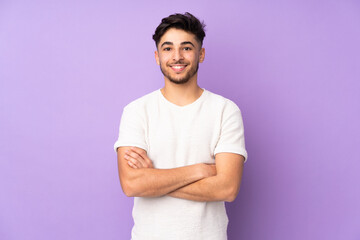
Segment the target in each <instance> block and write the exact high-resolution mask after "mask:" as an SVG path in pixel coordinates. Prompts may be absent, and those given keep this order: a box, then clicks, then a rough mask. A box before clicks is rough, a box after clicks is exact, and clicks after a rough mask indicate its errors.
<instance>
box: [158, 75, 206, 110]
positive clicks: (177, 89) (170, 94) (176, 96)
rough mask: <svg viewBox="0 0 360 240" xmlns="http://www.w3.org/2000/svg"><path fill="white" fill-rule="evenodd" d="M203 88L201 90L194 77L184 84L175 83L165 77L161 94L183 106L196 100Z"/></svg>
mask: <svg viewBox="0 0 360 240" xmlns="http://www.w3.org/2000/svg"><path fill="white" fill-rule="evenodd" d="M203 91H204V90H202V89H201V88H200V87H199V86H198V84H197V81H196V79H194V81H188V82H187V83H184V84H176V83H173V82H170V81H169V80H168V79H165V86H164V87H163V88H162V89H161V93H162V94H163V96H164V97H165V98H166V99H167V100H168V101H170V102H172V103H174V104H176V105H178V106H185V105H188V104H191V103H193V102H194V101H196V100H197V99H198V98H199V97H200V96H201V94H202V93H203Z"/></svg>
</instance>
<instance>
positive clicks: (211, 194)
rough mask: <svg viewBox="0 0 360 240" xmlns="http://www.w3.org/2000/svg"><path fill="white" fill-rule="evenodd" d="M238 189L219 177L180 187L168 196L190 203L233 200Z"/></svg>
mask: <svg viewBox="0 0 360 240" xmlns="http://www.w3.org/2000/svg"><path fill="white" fill-rule="evenodd" d="M237 193H238V188H237V187H234V186H233V185H231V184H228V183H227V182H226V181H224V180H223V179H222V178H221V176H213V177H208V178H204V179H202V180H199V181H197V182H194V183H192V184H189V185H186V186H184V187H181V188H179V189H177V190H175V191H173V192H171V193H169V194H168V195H169V196H171V197H175V198H183V199H187V200H192V201H201V202H212V201H227V202H232V201H234V200H235V198H236V195H237Z"/></svg>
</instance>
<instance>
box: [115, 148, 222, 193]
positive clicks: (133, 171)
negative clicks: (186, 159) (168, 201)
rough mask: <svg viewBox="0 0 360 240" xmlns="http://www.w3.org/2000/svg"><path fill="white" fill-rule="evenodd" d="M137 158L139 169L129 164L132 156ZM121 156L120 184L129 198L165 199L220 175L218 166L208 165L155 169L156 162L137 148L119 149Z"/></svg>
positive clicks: (119, 159)
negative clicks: (195, 183)
mask: <svg viewBox="0 0 360 240" xmlns="http://www.w3.org/2000/svg"><path fill="white" fill-rule="evenodd" d="M126 152H128V153H129V154H126ZM135 154H137V156H138V158H137V159H139V160H137V162H136V163H137V164H138V166H136V165H135V164H131V163H129V160H130V159H131V155H132V156H135ZM117 155H118V171H119V178H120V184H121V187H122V189H123V191H124V193H125V194H126V195H127V196H129V197H158V196H163V195H166V194H168V193H169V192H173V191H174V190H176V189H178V188H181V187H184V186H186V185H188V184H190V183H193V182H195V181H198V180H201V179H203V178H206V177H210V176H214V175H215V174H216V169H215V166H212V165H208V164H194V165H190V166H185V167H179V168H173V169H155V168H153V167H152V161H151V160H150V159H149V158H148V157H147V154H146V151H145V150H143V149H141V148H136V147H132V148H131V147H119V148H118V149H117ZM125 156H127V159H126V158H125ZM130 162H131V161H130Z"/></svg>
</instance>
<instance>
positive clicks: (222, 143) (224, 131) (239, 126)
mask: <svg viewBox="0 0 360 240" xmlns="http://www.w3.org/2000/svg"><path fill="white" fill-rule="evenodd" d="M220 152H231V153H236V154H240V155H242V156H244V158H245V162H246V161H247V157H248V156H247V151H246V149H245V136H244V125H243V120H242V116H241V111H240V109H239V108H238V107H237V106H236V104H235V103H233V102H231V104H230V106H228V107H226V108H225V110H224V112H223V118H222V124H221V131H220V137H219V140H218V142H217V144H216V147H215V150H214V155H216V154H217V153H220Z"/></svg>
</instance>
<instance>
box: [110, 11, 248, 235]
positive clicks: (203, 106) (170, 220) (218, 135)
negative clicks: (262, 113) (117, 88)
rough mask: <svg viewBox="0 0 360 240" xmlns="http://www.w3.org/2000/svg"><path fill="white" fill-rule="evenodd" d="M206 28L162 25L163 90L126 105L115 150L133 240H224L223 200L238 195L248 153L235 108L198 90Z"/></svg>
mask: <svg viewBox="0 0 360 240" xmlns="http://www.w3.org/2000/svg"><path fill="white" fill-rule="evenodd" d="M204 37H205V32H204V24H203V23H201V22H200V21H199V20H198V19H197V18H195V17H194V16H193V15H191V14H190V13H185V14H174V15H170V16H169V17H167V18H164V19H162V22H161V24H160V25H159V26H158V27H157V29H156V31H155V34H154V35H153V39H154V40H155V43H156V49H157V50H156V51H155V59H156V62H157V64H158V65H160V69H161V71H162V73H163V74H164V79H165V86H164V87H163V88H162V89H159V90H156V91H154V92H152V93H149V94H147V95H145V96H143V97H141V98H139V99H137V100H135V101H133V102H131V103H130V104H128V105H127V106H126V107H125V108H124V110H123V115H122V117H121V123H120V131H119V139H118V140H117V141H116V143H115V145H114V148H115V151H117V155H118V169H119V177H120V183H121V187H122V189H123V191H124V193H125V194H126V195H127V196H129V197H135V198H134V208H133V218H134V227H133V229H132V239H133V240H152V239H156V240H161V239H166V240H172V239H181V240H186V239H196V240H199V239H206V240H211V239H214V240H223V239H227V234H226V231H227V224H228V218H227V215H226V211H225V206H224V201H228V202H231V201H233V200H234V199H235V197H236V195H237V194H238V191H239V187H240V182H241V176H242V171H243V164H244V162H245V161H246V158H247V153H246V150H245V142H244V129H243V122H242V117H241V113H240V110H239V108H238V107H237V106H236V104H235V103H233V102H232V101H230V100H228V99H226V98H224V97H222V96H220V95H217V94H214V93H212V92H210V91H207V90H205V89H203V88H200V87H199V86H198V84H197V72H198V68H199V63H201V62H203V61H204V58H205V49H204V48H202V44H203V39H204Z"/></svg>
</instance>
